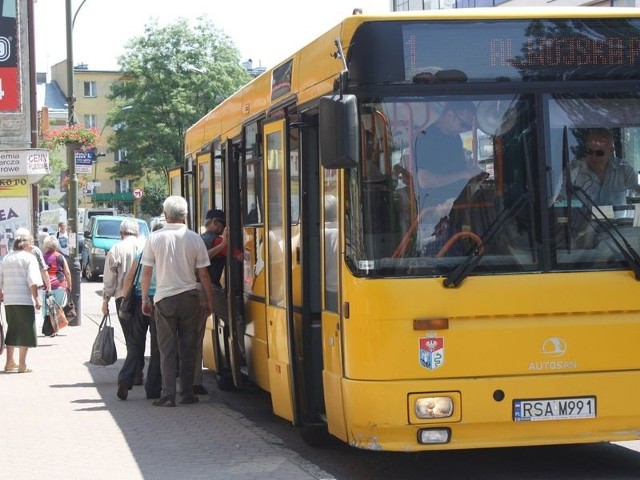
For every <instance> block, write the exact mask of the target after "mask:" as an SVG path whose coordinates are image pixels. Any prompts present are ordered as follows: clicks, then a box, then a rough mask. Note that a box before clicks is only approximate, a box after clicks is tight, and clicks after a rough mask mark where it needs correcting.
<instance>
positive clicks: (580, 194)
mask: <svg viewBox="0 0 640 480" xmlns="http://www.w3.org/2000/svg"><path fill="white" fill-rule="evenodd" d="M569 188H570V191H571V193H572V194H573V195H575V197H576V198H577V199H578V200H580V201H581V202H582V204H583V205H585V206H587V207H589V211H590V212H591V215H587V214H586V213H585V212H584V211H583V210H582V209H579V210H578V211H579V212H580V213H581V214H582V216H583V217H584V218H585V220H587V221H588V220H591V219H594V220H597V221H598V222H601V223H602V224H603V226H604V231H605V232H606V233H607V235H609V238H611V241H612V242H613V244H614V245H615V246H616V248H617V250H618V252H620V254H622V256H623V257H624V259H625V260H626V261H627V263H628V264H629V266H630V267H631V269H632V270H633V273H634V274H635V276H636V280H640V255H638V252H636V251H635V249H634V248H633V247H632V246H631V244H630V243H629V241H628V240H627V238H626V237H625V236H624V235H623V234H622V232H621V231H620V229H619V228H618V227H616V225H615V223H613V222H612V221H611V220H610V219H609V218H608V217H607V216H606V215H605V213H604V212H603V211H602V210H601V209H600V207H599V206H598V204H597V203H596V202H594V201H593V199H592V198H591V196H589V194H588V193H587V192H585V191H584V190H583V189H582V187H579V186H577V185H571V186H570V187H569ZM594 210H595V211H597V212H598V215H596V213H595V212H594Z"/></svg>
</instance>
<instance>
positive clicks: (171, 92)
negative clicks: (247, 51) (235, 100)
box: [108, 17, 250, 179]
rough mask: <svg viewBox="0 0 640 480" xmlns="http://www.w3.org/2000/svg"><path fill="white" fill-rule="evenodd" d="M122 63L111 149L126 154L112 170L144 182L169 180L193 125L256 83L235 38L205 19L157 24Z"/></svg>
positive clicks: (129, 46) (114, 95)
mask: <svg viewBox="0 0 640 480" xmlns="http://www.w3.org/2000/svg"><path fill="white" fill-rule="evenodd" d="M126 49H127V51H126V53H125V54H124V55H123V56H122V57H120V58H119V59H118V61H119V64H120V66H121V68H122V72H123V77H122V81H121V82H116V83H114V84H113V85H112V87H111V93H110V95H109V96H108V98H109V99H110V100H112V101H113V102H114V104H115V106H116V107H115V109H114V110H113V111H112V112H111V114H110V115H109V119H108V122H109V125H113V126H114V127H113V128H114V131H115V135H112V136H111V138H110V142H109V143H110V149H111V150H113V151H116V150H123V151H126V156H125V159H124V161H121V162H119V163H118V164H117V165H116V166H115V167H114V168H112V169H111V170H110V173H113V174H114V175H115V176H117V177H128V178H132V179H138V178H141V177H143V176H145V175H146V174H147V173H149V172H155V173H157V174H160V175H163V176H164V178H165V179H166V178H167V175H168V172H169V170H170V169H172V168H174V167H176V166H180V165H182V162H183V159H184V150H185V149H184V137H185V133H186V131H187V128H189V126H191V125H192V124H193V123H195V122H196V121H197V120H198V119H200V118H201V117H203V116H204V115H205V114H206V113H207V112H208V111H209V110H211V109H212V108H213V107H214V106H216V105H217V104H219V103H220V102H221V101H222V100H224V99H225V98H226V97H228V96H229V95H230V94H232V93H233V92H235V91H236V90H237V89H238V88H240V87H241V86H242V85H244V84H245V83H247V82H248V81H249V79H250V76H249V74H248V73H247V72H246V70H245V69H244V68H243V67H242V66H241V65H240V54H239V52H238V50H237V48H236V47H235V46H234V45H233V43H232V41H231V39H230V37H228V36H227V35H226V34H224V33H222V32H221V31H219V30H217V29H216V28H215V27H214V25H213V24H212V23H211V21H209V20H208V19H206V17H200V18H198V20H197V21H196V23H195V24H193V23H189V22H187V20H185V19H179V20H177V21H176V22H175V23H173V24H169V25H167V26H164V27H160V26H159V25H158V23H157V21H151V23H150V24H148V25H147V26H146V27H145V33H144V35H142V36H141V37H137V38H133V39H132V40H130V41H129V43H128V44H127V46H126Z"/></svg>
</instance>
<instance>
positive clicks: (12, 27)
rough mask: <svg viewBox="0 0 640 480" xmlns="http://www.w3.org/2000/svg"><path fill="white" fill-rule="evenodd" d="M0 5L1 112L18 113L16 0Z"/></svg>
mask: <svg viewBox="0 0 640 480" xmlns="http://www.w3.org/2000/svg"><path fill="white" fill-rule="evenodd" d="M0 5H1V6H2V9H1V11H0V112H16V111H19V110H20V76H19V71H18V65H19V62H18V41H19V36H18V25H17V22H16V18H17V15H16V0H4V1H3V2H0Z"/></svg>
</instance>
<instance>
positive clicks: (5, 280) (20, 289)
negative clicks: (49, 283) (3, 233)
mask: <svg viewBox="0 0 640 480" xmlns="http://www.w3.org/2000/svg"><path fill="white" fill-rule="evenodd" d="M31 285H36V286H38V287H39V286H41V285H42V275H40V270H39V269H38V261H37V260H36V257H35V256H34V255H33V254H32V253H30V252H27V251H25V250H15V251H13V252H11V253H10V254H9V255H7V256H6V257H4V259H3V260H2V262H0V287H1V288H2V291H3V293H4V303H5V305H33V297H32V296H31V288H30V287H31Z"/></svg>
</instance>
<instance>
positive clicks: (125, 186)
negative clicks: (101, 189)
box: [116, 178, 129, 193]
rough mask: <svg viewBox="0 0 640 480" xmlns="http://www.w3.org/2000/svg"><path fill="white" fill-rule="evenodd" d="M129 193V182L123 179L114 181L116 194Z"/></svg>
mask: <svg viewBox="0 0 640 480" xmlns="http://www.w3.org/2000/svg"><path fill="white" fill-rule="evenodd" d="M128 191H129V180H127V179H124V178H118V179H116V193H124V192H128Z"/></svg>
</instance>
